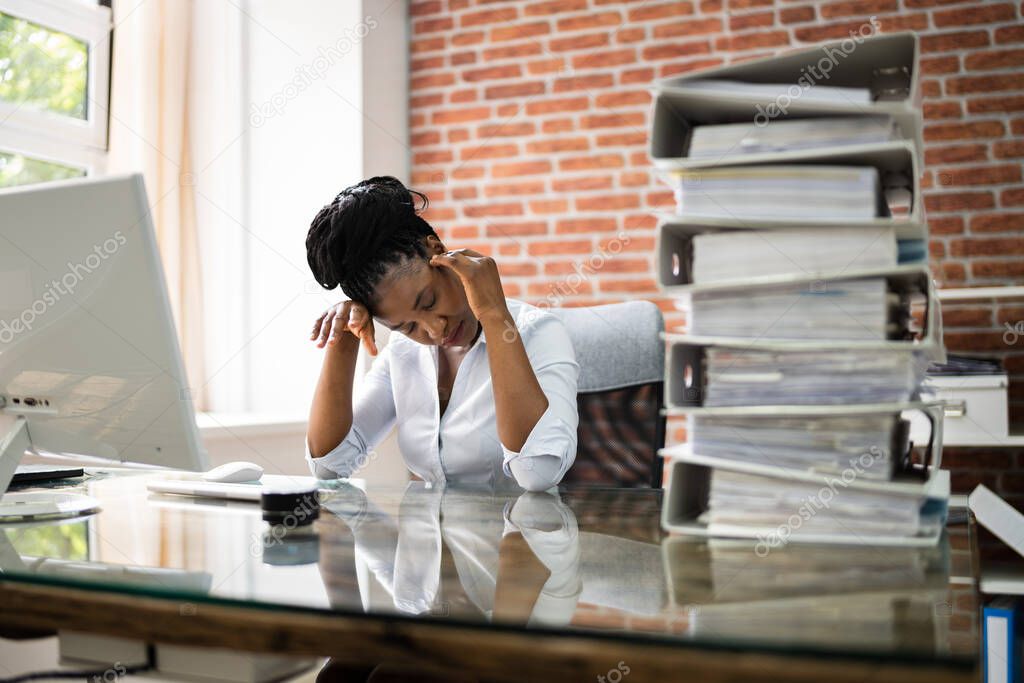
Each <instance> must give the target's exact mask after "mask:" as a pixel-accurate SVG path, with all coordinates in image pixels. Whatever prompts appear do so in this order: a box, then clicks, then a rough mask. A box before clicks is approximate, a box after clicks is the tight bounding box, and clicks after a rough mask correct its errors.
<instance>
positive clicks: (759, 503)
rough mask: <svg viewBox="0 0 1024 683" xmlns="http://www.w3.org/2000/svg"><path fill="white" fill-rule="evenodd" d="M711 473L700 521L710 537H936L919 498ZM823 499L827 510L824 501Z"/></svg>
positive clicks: (935, 522) (937, 522)
mask: <svg viewBox="0 0 1024 683" xmlns="http://www.w3.org/2000/svg"><path fill="white" fill-rule="evenodd" d="M834 481H835V484H836V487H837V490H834V491H833V490H832V488H831V487H829V486H823V485H822V484H821V483H818V482H810V481H801V480H796V479H794V480H785V479H778V478H773V477H764V476H759V475H756V474H748V473H745V472H734V471H730V470H726V469H721V468H716V469H713V470H712V471H711V484H710V492H709V496H708V506H707V511H706V512H705V513H704V518H705V519H704V521H705V522H706V524H707V527H708V532H709V533H710V534H712V535H725V536H728V535H732V534H735V533H736V530H737V529H743V528H747V529H755V530H762V531H764V532H766V533H767V535H772V534H777V535H778V537H779V538H777V539H773V540H777V541H778V542H779V543H783V544H784V543H786V542H787V541H788V540H789V539H790V538H792V537H797V536H802V535H816V536H822V535H830V536H844V535H850V536H868V537H877V536H889V537H900V538H906V537H910V536H916V535H918V534H919V533H922V532H926V533H937V531H938V529H937V528H936V527H937V526H938V525H940V524H941V523H942V520H940V519H936V518H934V517H928V516H924V515H922V509H923V508H922V503H923V501H922V500H921V499H920V498H917V497H914V496H899V495H892V494H890V493H888V492H884V491H867V490H855V489H852V488H843V487H842V484H841V482H842V479H839V478H836V479H835V480H834ZM825 498H827V499H828V502H827V504H826V503H825V502H824V499H825Z"/></svg>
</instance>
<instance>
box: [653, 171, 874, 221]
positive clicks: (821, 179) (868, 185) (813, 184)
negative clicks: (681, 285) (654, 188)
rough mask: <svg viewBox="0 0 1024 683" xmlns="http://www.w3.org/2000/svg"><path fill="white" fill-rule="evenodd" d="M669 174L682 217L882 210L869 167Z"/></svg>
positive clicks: (814, 215)
mask: <svg viewBox="0 0 1024 683" xmlns="http://www.w3.org/2000/svg"><path fill="white" fill-rule="evenodd" d="M670 177H671V178H672V179H674V182H675V197H676V208H677V211H678V213H679V214H681V215H684V216H712V217H714V216H731V217H735V218H792V219H802V220H813V219H824V218H830V219H833V220H866V219H872V218H876V217H878V216H879V215H883V214H884V211H883V207H882V205H881V204H880V203H879V202H880V200H881V185H880V179H879V174H878V169H877V168H875V167H873V166H836V165H818V164H791V165H774V164H772V165H760V166H729V167H721V168H704V169H699V170H688V171H676V172H673V173H671V174H670Z"/></svg>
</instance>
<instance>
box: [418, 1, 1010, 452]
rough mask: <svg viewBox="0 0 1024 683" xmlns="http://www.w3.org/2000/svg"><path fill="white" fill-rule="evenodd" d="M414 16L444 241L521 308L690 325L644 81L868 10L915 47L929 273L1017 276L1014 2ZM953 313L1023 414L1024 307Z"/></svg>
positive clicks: (706, 5)
mask: <svg viewBox="0 0 1024 683" xmlns="http://www.w3.org/2000/svg"><path fill="white" fill-rule="evenodd" d="M411 12H412V15H413V16H412V33H413V37H412V45H411V66H412V75H411V122H410V123H411V136H412V161H413V174H412V181H413V183H414V185H415V186H416V187H417V188H418V189H420V190H423V191H425V192H426V193H427V194H428V195H429V197H430V199H431V209H430V212H429V215H428V219H429V220H430V221H431V222H432V224H434V225H435V226H436V227H438V228H439V229H441V231H442V232H443V235H442V237H443V238H445V239H447V240H448V242H449V243H450V244H452V245H453V246H464V247H471V248H475V249H478V250H480V251H483V252H487V253H491V254H493V255H494V256H496V257H497V258H498V260H499V262H500V263H501V267H502V273H503V280H504V282H505V285H506V288H507V292H508V295H509V296H514V297H520V298H523V299H526V300H529V301H533V302H535V303H536V302H543V301H548V302H549V303H552V304H554V305H586V304H594V303H598V302H606V301H621V300H624V299H629V298H634V297H643V298H649V299H652V300H654V301H656V302H658V303H659V304H660V305H661V306H662V309H663V310H664V311H665V313H666V318H667V321H668V323H669V324H670V325H679V324H680V323H682V322H683V320H682V315H681V313H679V312H678V311H676V310H675V309H674V307H673V305H672V303H671V302H670V301H667V300H665V299H663V298H662V297H660V296H659V294H658V291H657V289H656V286H655V279H654V272H653V247H654V227H655V221H654V219H653V218H652V217H651V212H652V211H654V210H664V209H672V207H673V199H672V193H671V192H670V191H669V190H668V189H667V188H666V187H664V186H662V185H660V184H659V182H658V181H657V179H656V178H655V177H654V175H653V174H652V172H651V166H650V163H649V160H648V156H647V142H648V124H649V121H650V112H649V109H650V95H649V94H648V92H647V88H648V86H650V85H651V84H652V83H653V82H654V81H656V80H657V79H660V78H664V77H668V76H672V75H674V74H678V73H682V72H685V71H688V70H692V69H696V68H702V67H706V66H712V65H718V64H726V63H730V62H735V61H740V60H744V59H749V58H752V57H757V56H762V55H766V54H772V53H775V52H778V51H781V50H785V49H788V48H790V47H793V46H807V45H810V44H814V43H817V42H820V41H824V40H829V39H835V38H842V37H846V36H848V35H849V33H850V31H853V30H857V29H858V28H860V27H861V26H862V25H864V24H865V23H866V22H868V20H869V19H870V17H871V16H873V15H874V16H877V18H878V20H879V22H880V25H881V31H882V32H883V33H884V32H891V31H896V30H906V29H912V30H914V31H917V32H919V34H920V35H921V38H922V46H921V47H922V55H921V64H920V66H921V71H922V89H923V93H924V115H925V118H926V121H925V123H926V127H925V133H924V136H925V145H926V171H925V177H924V179H923V187H924V188H926V189H925V203H926V207H927V212H928V219H929V223H930V227H931V233H932V243H931V253H932V263H933V267H934V271H935V274H936V277H937V278H938V279H939V280H940V282H941V284H942V285H943V286H948V287H961V286H979V285H1002V284H1024V180H1022V174H1021V159H1022V157H1024V140H1022V138H1024V23H1022V19H1021V16H1022V15H1021V12H1022V9H1021V5H1020V3H1009V2H977V1H974V2H964V1H960V2H958V1H957V0H858V1H847V2H822V1H816V2H815V1H811V0H796V1H793V0H788V1H783V0H775V1H773V0H693V1H685V0H684V1H681V2H660V1H658V2H655V1H649V2H607V1H605V0H550V1H546V0H537V1H524V2H483V1H479V2H476V3H471V2H470V1H469V0H426V1H421V2H413V3H412V6H411ZM602 253H603V256H601V257H600V258H597V256H598V255H602ZM598 264H599V265H600V267H596V266H597V265H598ZM584 275H585V277H584ZM944 317H945V325H946V332H947V345H948V347H949V348H950V349H952V350H956V351H968V350H969V351H984V352H987V353H990V354H994V355H997V356H1000V357H1004V358H1005V359H1006V361H1007V365H1008V367H1009V369H1010V370H1011V372H1013V373H1015V377H1014V382H1013V400H1014V404H1015V405H1014V408H1013V410H1014V418H1015V421H1017V422H1018V423H1020V422H1024V390H1022V388H1024V335H1022V336H1021V338H1020V339H1019V340H1017V341H1016V343H1015V344H1012V345H1011V344H1009V343H1007V341H1006V340H1005V339H1004V336H1003V333H1004V332H1005V328H1004V323H1009V324H1011V325H1014V324H1016V323H1017V322H1018V321H1024V303H1021V301H1019V300H1018V301H1017V302H1016V303H1015V304H1014V303H1012V302H1011V303H1003V304H997V303H994V302H982V303H977V302H974V303H969V304H960V305H956V306H952V305H950V306H948V307H947V310H946V312H945V316H944ZM1021 324H1022V325H1024V323H1021ZM1011 457H1012V456H1011ZM1019 457H1024V456H1021V455H1019V454H1018V458H1019ZM1018 465H1024V463H1018Z"/></svg>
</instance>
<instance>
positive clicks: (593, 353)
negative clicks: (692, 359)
mask: <svg viewBox="0 0 1024 683" xmlns="http://www.w3.org/2000/svg"><path fill="white" fill-rule="evenodd" d="M548 310H550V311H551V313H552V314H554V315H555V316H557V317H558V318H560V319H561V320H562V322H564V323H565V326H566V327H567V328H568V329H569V337H570V338H571V339H572V343H573V347H574V348H575V350H576V361H577V363H579V366H580V378H579V386H578V387H577V394H576V402H577V405H578V407H579V414H580V424H579V429H578V436H579V445H578V448H577V450H576V462H575V464H574V465H573V466H572V467H571V468H570V469H569V471H568V472H567V473H566V475H565V477H564V478H563V480H562V481H563V483H566V484H576V485H589V486H617V487H629V488H638V487H654V488H661V470H662V464H661V458H660V457H659V456H658V455H657V451H658V449H659V448H661V447H662V446H664V445H665V417H664V416H663V415H662V414H661V409H662V407H663V405H664V392H663V388H664V384H665V344H664V342H663V341H662V339H661V337H660V336H659V335H660V333H661V332H662V331H663V330H664V329H665V322H664V320H663V319H662V317H661V311H660V310H659V309H658V307H657V306H656V305H655V304H653V303H651V302H650V301H627V302H625V303H620V304H606V305H603V306H590V307H581V308H551V309H548Z"/></svg>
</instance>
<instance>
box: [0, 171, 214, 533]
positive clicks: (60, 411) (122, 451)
mask: <svg viewBox="0 0 1024 683" xmlns="http://www.w3.org/2000/svg"><path fill="white" fill-rule="evenodd" d="M0 413H2V414H3V416H4V417H3V418H0V493H2V492H3V491H6V490H7V487H8V486H9V484H10V481H11V476H12V475H13V473H14V470H15V467H16V466H17V464H18V461H19V460H20V459H21V457H22V456H23V455H24V453H25V451H26V450H30V451H34V452H41V453H55V454H76V455H85V456H93V457H99V458H103V459H105V460H114V461H119V462H133V463H146V464H152V465H159V466H164V467H173V468H180V469H190V470H204V469H206V467H207V458H206V454H205V452H204V451H203V449H202V445H201V441H200V439H199V434H198V430H197V429H196V421H195V411H194V408H193V405H192V399H191V395H190V391H189V387H188V382H187V380H186V375H185V369H184V363H183V361H182V357H181V350H180V348H179V345H178V337H177V334H176V332H175V326H174V320H173V317H172V314H171V306H170V301H169V299H168V295H167V284H166V280H165V278H164V271H163V267H162V265H161V262H160V255H159V251H158V248H157V244H156V236H155V233H154V230H153V221H152V217H151V215H150V206H149V203H148V202H147V200H146V190H145V187H144V186H143V181H142V176H140V175H128V176H110V177H104V178H99V179H80V180H69V181H61V182H57V183H45V184H39V185H32V186H27V187H21V188H13V189H5V190H0ZM5 434H6V437H5ZM14 495H15V494H7V495H6V496H5V497H4V500H3V503H4V507H5V508H9V506H10V502H11V498H12V496H14ZM18 495H23V494H18ZM3 512H4V511H0V516H2V515H3Z"/></svg>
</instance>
